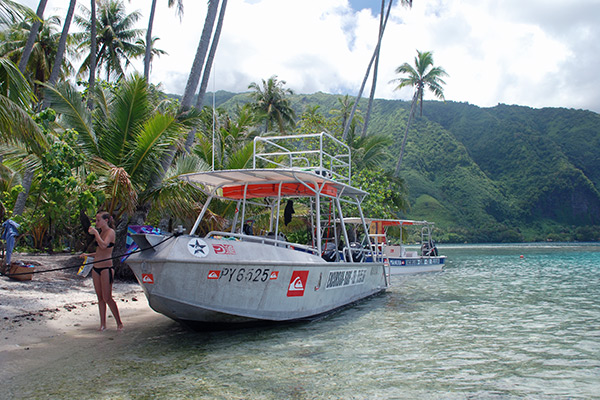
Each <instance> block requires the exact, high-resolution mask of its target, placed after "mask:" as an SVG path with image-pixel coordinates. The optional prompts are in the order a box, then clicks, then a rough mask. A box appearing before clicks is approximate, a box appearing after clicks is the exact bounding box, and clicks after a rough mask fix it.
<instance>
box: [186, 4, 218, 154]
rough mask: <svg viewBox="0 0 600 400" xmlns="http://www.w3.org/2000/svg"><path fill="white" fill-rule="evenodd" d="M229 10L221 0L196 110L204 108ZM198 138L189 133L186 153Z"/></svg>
mask: <svg viewBox="0 0 600 400" xmlns="http://www.w3.org/2000/svg"><path fill="white" fill-rule="evenodd" d="M226 8H227V0H221V12H220V13H219V19H218V21H217V27H216V28H215V34H214V35H213V40H212V44H211V45H210V51H209V52H208V58H207V60H206V63H205V64H204V72H203V73H202V81H201V82H200V89H199V90H198V96H197V97H196V109H198V110H200V109H201V108H202V102H203V101H204V95H205V94H206V88H207V87H208V79H209V78H210V71H211V69H212V65H213V62H214V59H215V54H216V52H217V47H218V45H219V38H220V37H221V29H222V28H223V20H224V18H225V9H226ZM195 136H196V131H195V130H192V131H191V132H190V133H188V136H187V139H186V141H185V150H186V152H188V153H189V152H190V148H191V146H192V143H193V142H194V137H195Z"/></svg>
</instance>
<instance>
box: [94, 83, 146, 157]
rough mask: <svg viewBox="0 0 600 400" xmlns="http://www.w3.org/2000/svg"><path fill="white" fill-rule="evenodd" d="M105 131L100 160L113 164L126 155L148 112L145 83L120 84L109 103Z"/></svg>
mask: <svg viewBox="0 0 600 400" xmlns="http://www.w3.org/2000/svg"><path fill="white" fill-rule="evenodd" d="M110 108H111V110H112V113H111V115H110V119H109V121H108V123H107V125H106V129H107V131H106V132H105V135H104V136H103V137H102V139H101V141H100V146H101V148H100V150H101V152H102V154H103V156H104V157H105V158H106V159H107V160H108V161H110V162H112V163H114V164H119V163H120V160H122V159H123V158H124V156H125V155H126V154H127V143H128V142H130V141H132V140H134V139H135V138H136V136H137V134H138V132H139V131H140V130H141V129H142V126H143V124H144V123H145V122H146V121H147V120H148V118H149V116H150V112H151V108H150V103H149V101H148V90H147V84H146V81H145V80H144V79H143V78H140V77H134V78H133V79H131V80H127V81H125V82H123V83H122V85H121V88H120V90H119V91H118V92H117V93H116V95H115V96H114V98H113V99H112V102H111V107H110Z"/></svg>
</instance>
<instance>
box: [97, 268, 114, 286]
mask: <svg viewBox="0 0 600 400" xmlns="http://www.w3.org/2000/svg"><path fill="white" fill-rule="evenodd" d="M105 269H112V271H109V272H108V273H109V274H110V284H111V285H112V283H113V281H114V280H115V277H114V275H115V271H114V269H115V267H103V268H96V267H92V271H94V272H95V273H97V274H98V275H102V271H104V270H105Z"/></svg>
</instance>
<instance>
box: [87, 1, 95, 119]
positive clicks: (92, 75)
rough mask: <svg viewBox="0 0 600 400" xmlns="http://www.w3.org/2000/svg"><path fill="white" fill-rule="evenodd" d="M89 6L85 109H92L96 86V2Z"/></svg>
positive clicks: (91, 2)
mask: <svg viewBox="0 0 600 400" xmlns="http://www.w3.org/2000/svg"><path fill="white" fill-rule="evenodd" d="M90 5H91V18H92V20H91V21H90V25H91V32H90V79H89V84H88V98H87V107H88V109H89V110H93V109H94V86H95V85H96V47H97V45H96V0H91V1H90Z"/></svg>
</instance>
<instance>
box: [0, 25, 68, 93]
mask: <svg viewBox="0 0 600 400" xmlns="http://www.w3.org/2000/svg"><path fill="white" fill-rule="evenodd" d="M59 26H60V18H59V17H57V16H52V17H49V18H47V19H46V20H44V21H43V23H42V25H41V28H40V29H38V35H37V38H36V40H35V41H34V44H33V46H32V48H31V52H30V57H28V60H29V61H28V63H27V65H26V68H25V70H24V72H23V75H24V76H25V77H27V78H28V79H29V80H30V84H31V85H32V86H33V87H34V91H35V93H36V95H37V96H38V97H41V93H40V91H39V88H38V82H42V83H43V82H46V81H48V79H49V77H50V73H51V72H52V65H53V63H54V60H55V59H56V53H57V49H58V45H59V38H60V34H58V29H59ZM29 31H30V25H29V24H28V22H22V23H19V24H16V25H12V26H10V27H8V29H6V30H4V31H2V32H0V43H1V45H0V53H1V54H2V55H3V56H5V57H7V58H9V59H10V60H11V61H13V62H15V63H16V62H18V60H23V53H24V52H25V51H26V50H25V47H26V46H27V44H26V42H27V41H28V39H27V38H28V36H29ZM61 67H62V69H63V70H64V71H69V70H70V68H71V67H70V63H69V62H68V61H66V60H65V61H64V62H63V63H62V65H61Z"/></svg>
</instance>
